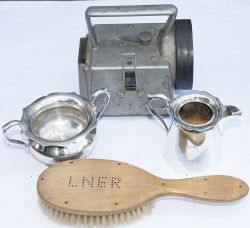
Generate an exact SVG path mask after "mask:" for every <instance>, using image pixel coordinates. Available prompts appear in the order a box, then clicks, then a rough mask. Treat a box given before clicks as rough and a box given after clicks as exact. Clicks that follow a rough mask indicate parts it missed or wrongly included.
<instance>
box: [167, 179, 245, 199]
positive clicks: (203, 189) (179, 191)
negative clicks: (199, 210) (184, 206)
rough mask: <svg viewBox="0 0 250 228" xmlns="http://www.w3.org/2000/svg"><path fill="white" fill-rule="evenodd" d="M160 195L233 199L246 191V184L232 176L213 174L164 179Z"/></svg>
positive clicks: (243, 194)
mask: <svg viewBox="0 0 250 228" xmlns="http://www.w3.org/2000/svg"><path fill="white" fill-rule="evenodd" d="M162 180H163V182H162V185H163V186H165V187H164V190H163V192H162V195H176V196H184V197H188V198H194V199H200V200H205V201H233V200H237V199H240V198H242V197H244V196H245V195H246V194H247V193H248V186H247V184H246V183H245V182H244V181H242V180H240V179H238V178H236V177H232V176H224V175H214V176H201V177H192V178H186V179H179V180H164V179H162Z"/></svg>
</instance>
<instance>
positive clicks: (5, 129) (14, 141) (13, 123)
mask: <svg viewBox="0 0 250 228" xmlns="http://www.w3.org/2000/svg"><path fill="white" fill-rule="evenodd" d="M17 125H18V126H19V127H20V128H21V123H20V121H19V120H12V121H10V122H8V123H6V124H5V125H3V126H2V129H3V135H4V137H5V139H6V140H7V141H8V142H10V143H11V144H15V145H20V146H25V147H27V145H26V143H25V142H23V141H20V140H17V139H12V138H10V137H9V136H8V134H7V132H8V131H9V130H10V129H11V128H12V127H14V126H17Z"/></svg>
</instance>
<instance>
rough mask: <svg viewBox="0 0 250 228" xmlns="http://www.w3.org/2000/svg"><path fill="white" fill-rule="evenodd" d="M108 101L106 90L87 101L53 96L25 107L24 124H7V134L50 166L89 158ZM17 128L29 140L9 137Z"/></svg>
mask: <svg viewBox="0 0 250 228" xmlns="http://www.w3.org/2000/svg"><path fill="white" fill-rule="evenodd" d="M103 96H104V99H101V101H99V104H100V106H99V105H97V104H96V101H97V100H98V99H100V97H102V98H103ZM109 100H110V95H109V93H108V92H107V90H106V89H104V90H99V91H96V92H95V93H93V94H92V95H91V96H90V97H89V99H88V100H87V99H85V98H83V97H81V96H79V95H77V94H75V93H52V94H49V95H47V96H45V97H42V98H39V99H38V100H36V101H34V102H33V103H32V104H31V105H29V106H28V107H26V108H24V109H23V116H22V119H21V121H18V120H14V121H10V122H9V123H7V124H5V125H4V126H3V131H4V135H5V137H6V140H7V141H8V142H10V143H12V144H18V145H22V146H25V147H27V148H29V150H30V151H31V153H32V155H33V156H34V157H35V158H36V159H38V160H39V161H41V162H43V163H45V164H46V165H49V166H50V165H53V164H54V163H56V162H59V161H64V160H68V159H74V158H80V157H82V156H85V157H86V156H88V153H89V152H90V150H91V148H92V147H93V145H94V141H95V135H96V126H97V121H98V119H99V118H100V116H101V114H102V112H103V111H104V109H105V108H106V106H107V105H108V103H109ZM16 125H19V126H20V128H21V132H22V133H23V135H24V136H25V137H26V140H24V141H21V140H16V139H13V138H10V137H9V136H8V134H7V132H8V130H10V129H11V128H12V127H13V126H16Z"/></svg>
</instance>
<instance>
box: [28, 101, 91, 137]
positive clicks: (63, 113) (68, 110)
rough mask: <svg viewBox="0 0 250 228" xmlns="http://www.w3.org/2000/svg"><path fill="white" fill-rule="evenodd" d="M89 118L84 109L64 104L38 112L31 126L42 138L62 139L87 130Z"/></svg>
mask: <svg viewBox="0 0 250 228" xmlns="http://www.w3.org/2000/svg"><path fill="white" fill-rule="evenodd" d="M88 119H89V118H88V115H87V113H86V112H85V111H84V110H80V109H78V108H77V107H72V106H69V105H66V104H62V105H60V106H57V107H54V108H49V109H44V110H42V111H40V112H39V113H37V114H36V115H35V116H34V117H33V119H32V121H31V128H32V130H33V132H34V133H35V134H36V136H38V137H40V138H42V139H46V140H50V141H62V140H66V139H70V138H73V137H75V136H76V135H78V134H79V133H80V132H82V131H83V130H85V128H86V127H87V125H88Z"/></svg>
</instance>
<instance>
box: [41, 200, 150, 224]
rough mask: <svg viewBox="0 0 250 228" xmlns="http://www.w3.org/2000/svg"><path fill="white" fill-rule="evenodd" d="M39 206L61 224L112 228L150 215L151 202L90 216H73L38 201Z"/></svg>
mask: <svg viewBox="0 0 250 228" xmlns="http://www.w3.org/2000/svg"><path fill="white" fill-rule="evenodd" d="M40 206H41V208H42V210H43V212H44V213H45V214H46V215H47V216H48V217H49V218H50V219H51V220H53V221H56V222H58V223H61V224H65V225H71V226H76V227H100V226H106V227H107V226H109V227H112V226H114V225H119V224H129V223H131V222H134V221H135V220H137V219H139V218H141V217H143V216H145V215H148V214H150V213H151V211H152V208H153V204H152V202H147V203H145V204H143V205H141V206H140V207H138V208H136V209H132V210H129V211H126V212H123V213H120V214H114V215H99V216H90V215H75V214H69V213H66V212H63V211H58V210H56V209H54V208H51V207H49V206H48V204H46V202H44V201H43V200H42V199H40Z"/></svg>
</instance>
